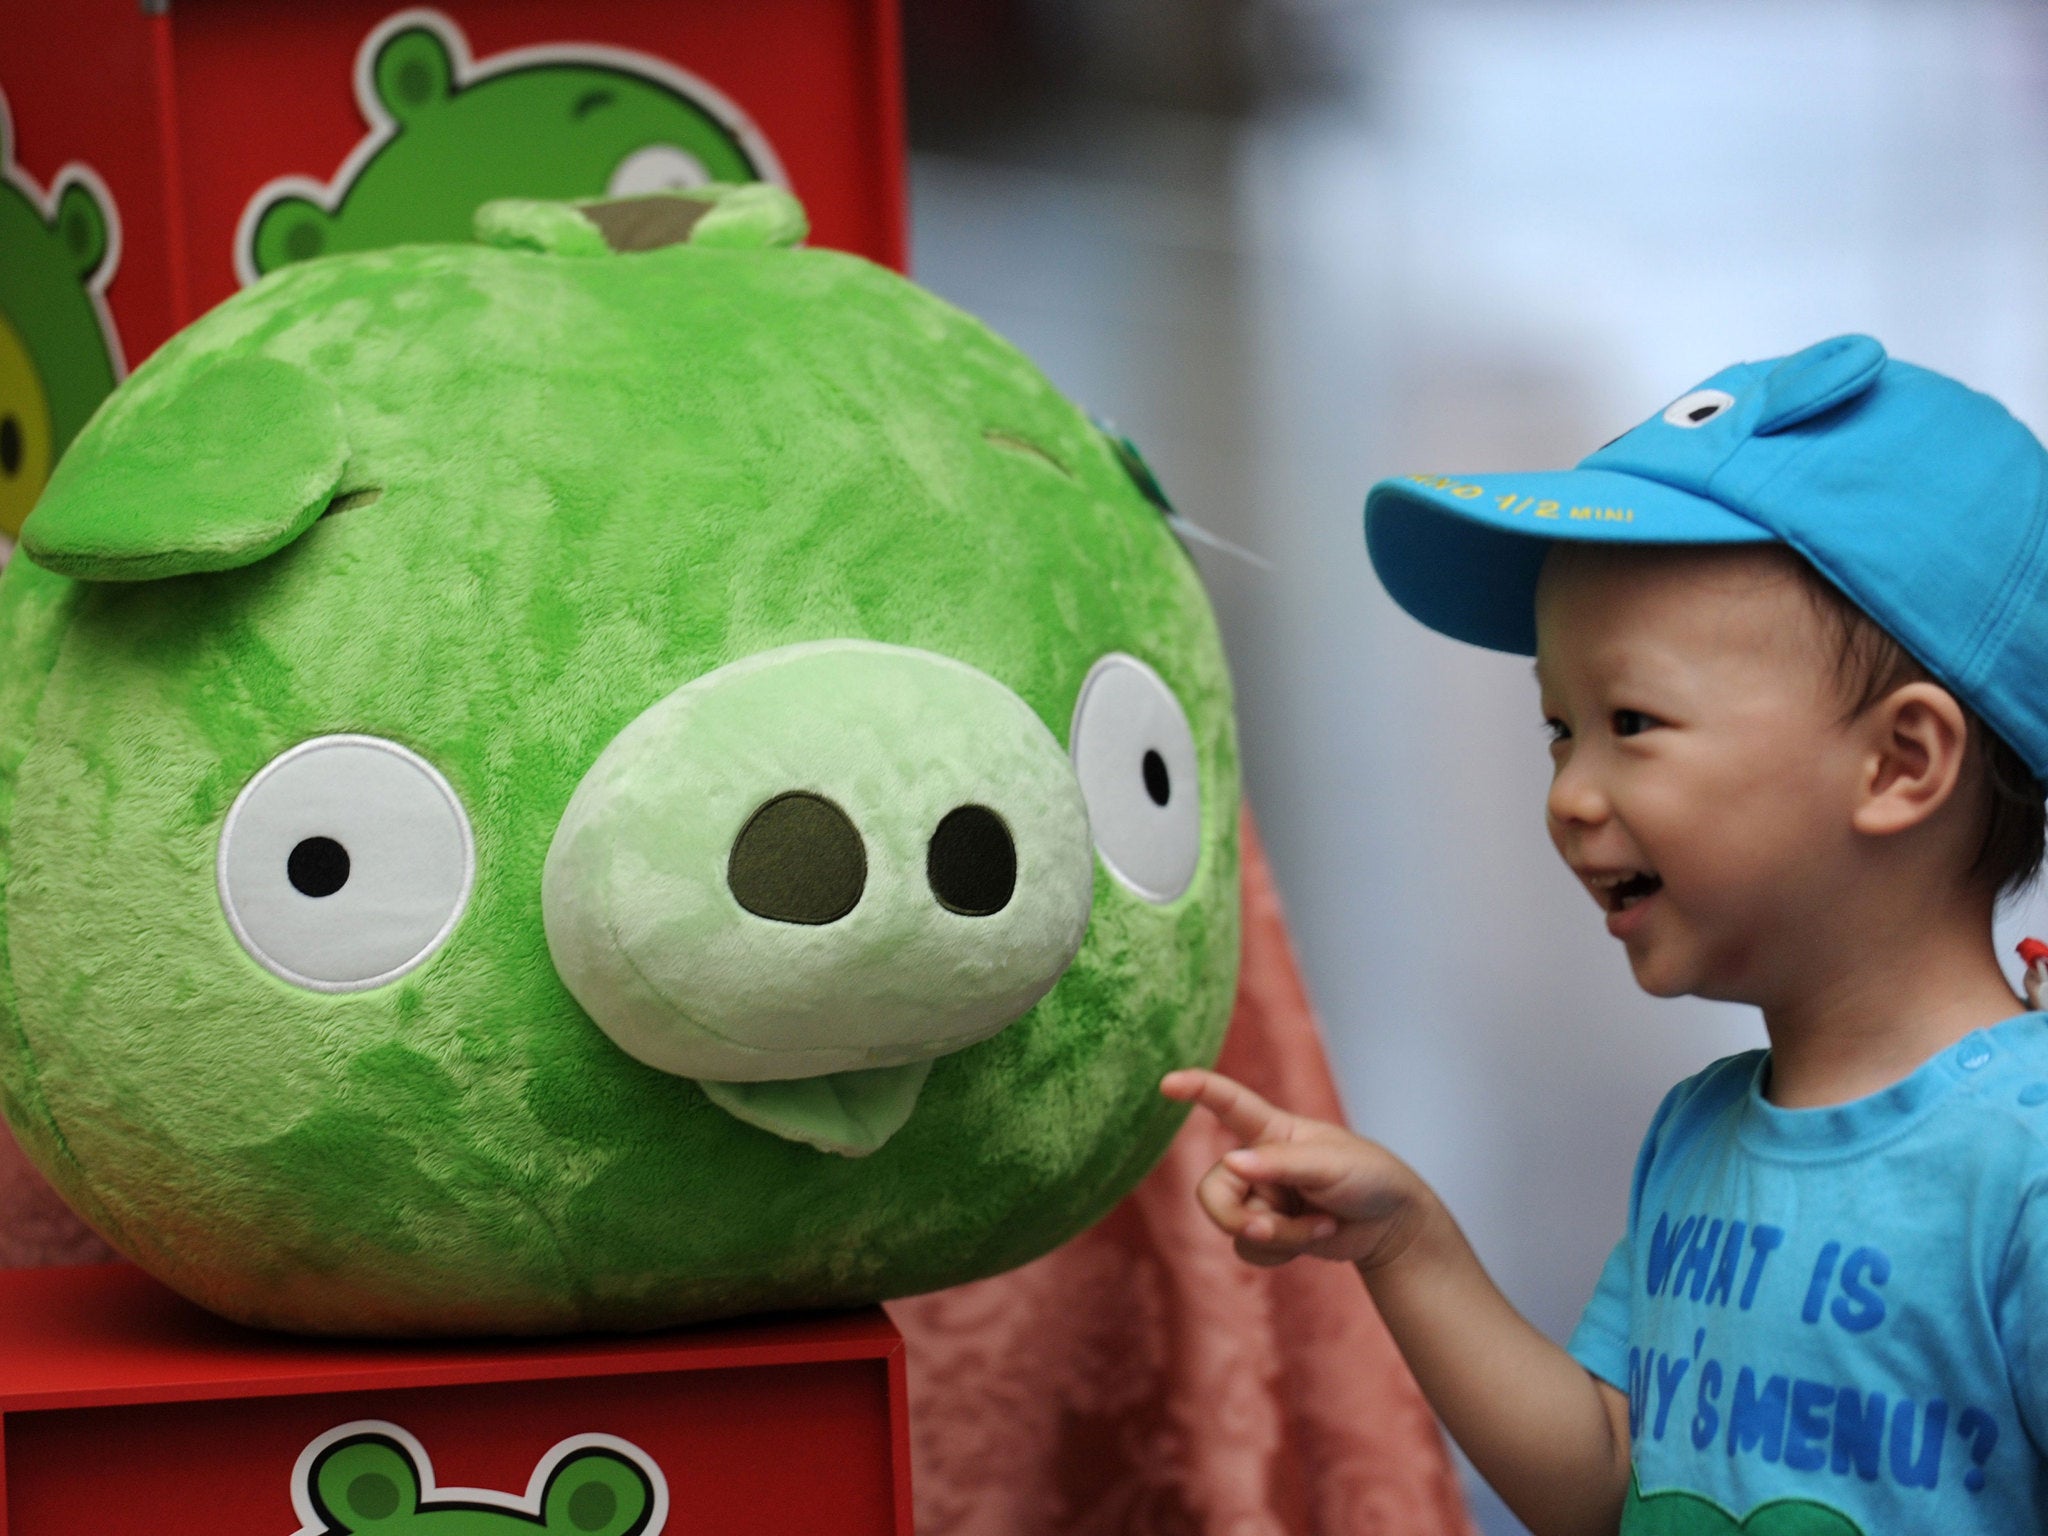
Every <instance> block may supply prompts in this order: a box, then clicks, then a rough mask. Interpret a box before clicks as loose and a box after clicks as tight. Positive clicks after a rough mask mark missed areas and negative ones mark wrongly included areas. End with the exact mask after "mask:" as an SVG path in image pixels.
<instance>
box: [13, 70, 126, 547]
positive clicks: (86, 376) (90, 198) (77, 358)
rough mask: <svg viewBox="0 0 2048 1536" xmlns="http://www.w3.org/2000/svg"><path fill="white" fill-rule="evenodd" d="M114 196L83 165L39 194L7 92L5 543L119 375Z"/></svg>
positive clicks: (70, 169) (61, 175) (67, 170)
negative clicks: (110, 299)
mask: <svg viewBox="0 0 2048 1536" xmlns="http://www.w3.org/2000/svg"><path fill="white" fill-rule="evenodd" d="M113 208H114V204H113V199H112V198H111V197H109V196H108V195H107V191H106V188H105V187H104V186H103V185H102V184H101V182H100V180H99V178H98V177H97V176H95V175H94V174H93V173H92V172H91V171H90V170H89V169H87V168H86V167H84V166H79V165H71V166H67V167H66V168H65V169H64V170H63V171H62V172H61V173H59V175H58V177H57V180H56V183H55V185H54V187H53V188H52V189H51V192H50V194H49V195H48V196H47V197H46V196H44V195H43V193H42V192H41V190H40V189H38V188H37V186H36V184H35V183H34V182H33V181H31V180H30V179H29V177H28V176H27V175H26V173H24V172H23V171H22V170H21V168H20V167H19V166H17V165H16V164H15V163H14V160H13V137H12V128H11V124H10V120H9V117H8V111H7V101H6V98H5V97H4V96H0V536H4V537H5V540H6V541H8V542H9V543H11V541H12V540H13V538H14V536H15V535H16V534H17V533H19V532H20V531H21V524H22V519H23V518H25V517H27V516H28V513H29V509H30V508H31V507H33V506H34V505H35V504H36V497H37V496H39V495H40V494H42V489H43V485H44V483H45V482H46V481H47V480H48V479H49V478H50V470H51V468H52V467H53V466H54V465H55V464H56V462H57V459H58V456H59V455H60V454H62V453H63V452H64V449H65V447H66V446H67V445H68V444H69V443H70V441H71V439H72V438H73V437H74V436H76V435H77V433H78V429H79V428H80V427H82V426H84V425H85V421H86V418H87V417H88V416H90V415H91V414H92V412H93V408H94V407H95V406H97V405H98V404H99V403H100V401H101V400H103V399H105V398H106V395H107V392H108V391H109V390H111V389H112V388H113V387H114V381H115V379H116V378H117V377H119V375H120V364H119V355H120V354H119V349H118V347H117V346H116V345H115V342H114V330H113V323H112V321H111V320H110V319H109V317H108V315H107V312H106V306H105V301H104V297H103V296H104V294H105V291H106V285H107V283H108V282H109V281H110V280H111V278H112V277H113V272H114V264H115V260H116V257H117V254H118V248H119V238H118V233H117V226H116V224H115V222H114V212H113ZM0 547H4V546H0Z"/></svg>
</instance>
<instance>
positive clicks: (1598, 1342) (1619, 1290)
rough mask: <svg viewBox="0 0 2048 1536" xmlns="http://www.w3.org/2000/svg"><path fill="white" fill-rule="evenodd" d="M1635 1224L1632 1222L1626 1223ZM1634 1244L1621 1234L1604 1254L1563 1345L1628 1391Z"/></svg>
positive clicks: (1606, 1378) (1603, 1376) (1574, 1357)
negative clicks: (1604, 1260) (1590, 1292)
mask: <svg viewBox="0 0 2048 1536" xmlns="http://www.w3.org/2000/svg"><path fill="white" fill-rule="evenodd" d="M1629 1225H1630V1226H1631V1227H1633V1226H1634V1225H1635V1223H1634V1222H1633V1221H1631V1222H1630V1223H1629ZM1634 1247H1635V1245H1634V1244H1633V1243H1632V1242H1631V1241H1630V1239H1629V1237H1628V1236H1627V1235H1626V1234H1624V1235H1623V1237H1622V1239H1621V1241H1620V1242H1618V1243H1616V1244H1615V1245H1614V1251H1613V1252H1612V1253H1610V1254H1608V1255H1607V1264H1606V1267H1605V1268H1603V1269H1602V1270H1601V1271H1600V1283H1599V1284H1598V1285H1596V1286H1595V1287H1594V1288H1593V1299H1592V1300H1591V1301H1589V1302H1587V1303H1586V1310H1585V1311H1584V1312H1583V1313H1582V1314H1581V1315H1580V1317H1579V1326H1578V1327H1577V1328H1575V1329H1573V1330H1572V1339H1571V1343H1569V1344H1568V1345H1566V1346H1565V1347H1566V1348H1567V1349H1569V1350H1570V1351H1571V1355H1572V1358H1573V1359H1574V1360H1576V1361H1578V1362H1579V1364H1581V1365H1583V1366H1584V1367H1585V1368H1586V1369H1587V1370H1589V1371H1591V1372H1592V1373H1593V1374H1594V1375H1595V1376H1598V1377H1599V1378H1600V1379H1601V1380H1602V1381H1604V1382H1606V1383H1607V1384H1608V1385H1610V1386H1613V1387H1618V1388H1620V1389H1621V1390H1622V1391H1623V1392H1626V1391H1627V1390H1628V1282H1629V1275H1630V1273H1631V1272H1632V1270H1633V1262H1632V1261H1633V1258H1634Z"/></svg>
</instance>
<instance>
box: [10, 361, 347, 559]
mask: <svg viewBox="0 0 2048 1536" xmlns="http://www.w3.org/2000/svg"><path fill="white" fill-rule="evenodd" d="M348 457H349V444H348V433H347V429H346V424H345V423H344V421H343V418H342V412H341V405H340V402H339V401H337V400H336V399H335V397H334V393H333V391H332V390H330V389H329V388H328V387H327V385H326V384H325V383H323V382H322V381H321V380H319V379H317V378H315V377H314V376H313V375H312V374H310V373H307V372H306V371H305V370H304V369H302V368H298V367H295V366H294V365H293V364H291V363H287V362H282V361H280V360H278V359H276V358H270V357H241V358H218V359H209V360H207V361H205V362H203V363H200V364H199V365H198V366H197V367H196V368H195V369H191V370H187V369H183V368H172V369H166V370H160V371H154V372H152V371H150V370H145V371H144V374H143V375H142V376H139V377H137V378H136V379H134V380H132V381H130V383H129V384H128V385H127V386H125V387H124V388H122V389H121V390H118V391H117V392H116V393H115V394H114V395H113V396H112V397H111V398H110V399H109V400H108V401H107V403H106V405H105V406H104V407H103V408H102V409H101V410H100V412H99V413H98V414H97V415H96V416H94V418H93V419H92V420H91V421H90V422H89V423H87V425H86V428H85V430H84V431H83V432H81V433H79V435H78V438H77V440H76V441H75V442H73V443H72V445H71V448H70V451H69V452H67V453H66V454H65V455H64V458H63V461H62V462H61V463H59V464H58V466H57V471H56V473H55V474H53V475H52V476H51V477H50V483H49V485H48V487H47V488H46V489H45V490H44V491H43V496H42V500H41V501H39V502H38V503H37V504H36V509H35V511H33V512H31V513H30V514H29V517H28V521H27V522H26V523H24V524H23V525H22V530H21V548H22V552H23V553H24V554H26V555H27V556H28V557H29V559H31V560H33V561H34V562H35V563H36V564H37V565H40V566H43V567H44V568H46V569H48V570H52V571H56V572H58V573H59V574H61V575H65V576H74V577H77V578H78V579H80V580H82V581H154V580H156V579H157V578H159V577H164V576H185V575H190V574H191V573H193V572H195V571H226V570H232V569H234V568H235V567H236V566H239V565H248V564H250V563H251V562H252V561H256V560H261V559H262V558H263V557H264V556H265V555H268V554H272V553H274V552H276V551H277V550H280V549H282V548H283V547H284V546H285V545H287V544H289V543H290V542H291V541H292V540H293V539H295V538H297V537H298V536H299V535H300V534H301V533H304V532H305V531H306V529H307V528H309V527H311V526H312V524H313V521H314V519H316V518H318V517H319V516H320V514H321V513H322V512H323V511H325V510H326V508H327V504H328V502H329V501H330V500H332V499H333V497H334V494H335V492H336V490H337V488H338V487H339V486H340V484H341V477H342V471H343V470H344V469H345V468H346V466H347V464H348Z"/></svg>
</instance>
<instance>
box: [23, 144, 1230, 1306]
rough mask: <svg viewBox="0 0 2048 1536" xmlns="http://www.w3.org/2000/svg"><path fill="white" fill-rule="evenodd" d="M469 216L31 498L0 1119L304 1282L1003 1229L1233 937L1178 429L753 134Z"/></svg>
mask: <svg viewBox="0 0 2048 1536" xmlns="http://www.w3.org/2000/svg"><path fill="white" fill-rule="evenodd" d="M478 222H479V232H480V234H481V235H482V237H483V238H482V240H481V241H480V243H475V244H468V245H462V246H407V247H399V248H395V249H391V250H386V251H377V252H366V253H358V254H352V255H347V256H340V257H329V258H324V259H321V260H317V261H309V262H305V263H298V264H294V265H292V266H290V267H288V268H286V269H285V270H284V271H282V272H280V273H278V274H276V275H275V276H273V277H271V278H268V279H266V280H264V281H263V282H262V283H260V284H258V285H257V286H256V287H254V288H252V289H249V290H247V291H245V292H244V293H242V294H240V295H239V296H237V297H236V298H234V299H231V300H230V301H228V302H227V303H226V304H224V305H223V306H222V307H221V308H220V309H218V310H216V311H215V312H214V313H213V314H211V315H209V316H207V317H206V318H204V319H202V320H201V321H199V322H198V323H197V324H195V325H194V326H192V327H191V328H190V329H188V330H187V331H186V332H184V333H183V334H181V335H180V336H178V337H176V338H174V339H173V340H172V341H171V342H170V343H169V344H167V345H166V346H165V347H164V348H163V349H162V350H161V351H160V352H159V353H158V354H157V355H156V356H155V357H154V358H152V359H151V361H150V362H149V363H148V364H147V365H146V366H145V367H143V368H142V369H140V370H139V371H138V372H137V373H136V375H135V377H134V378H133V379H131V380H130V381H129V382H128V384H126V385H125V386H124V387H123V388H122V389H121V390H120V391H119V392H118V393H117V394H116V396H115V397H114V398H113V399H112V400H111V401H109V403H108V405H107V407H106V409H105V410H104V411H102V413H101V414H100V416H99V417H98V418H96V419H95V421H94V422H93V424H92V426H91V427H89V428H88V429H87V431H86V432H85V433H84V434H82V435H81V437H80V438H79V440H78V442H77V444H76V445H75V446H74V448H73V450H72V452H71V454H70V455H69V456H68V457H67V458H66V460H65V462H64V464H63V465H62V467H61V468H60V469H59V471H58V473H57V475H56V477H55V478H54V479H53V480H52V482H51V485H50V488H49V491H48V492H47V493H46V495H45V497H44V500H43V502H42V504H41V506H39V507H38V509H37V510H36V512H35V514H34V516H33V517H32V518H31V519H30V521H29V523H28V525H27V527H26V528H25V529H24V531H23V542H22V546H21V547H22V550H23V552H24V557H23V558H18V559H17V560H16V561H15V564H14V567H13V568H11V569H10V570H9V571H8V573H7V575H6V578H5V581H4V584H0V647H4V651H5V656H6V665H5V666H4V667H0V855H4V857H0V876H4V884H0V893H4V900H5V908H4V919H5V936H6V943H5V946H4V947H0V1089H4V1100H0V1102H4V1106H5V1109H6V1112H7V1115H8V1118H9V1120H10V1121H11V1122H12V1123H13V1124H14V1126H15V1128H16V1131H17V1133H18V1135H19V1137H20V1139H21V1140H22V1142H23V1143H24V1145H25V1146H26V1147H27V1148H28V1149H29V1151H30V1155H31V1156H32V1157H34V1158H35V1159H36V1161H37V1162H38V1164H39V1165H40V1166H42V1167H43V1169H44V1170H45V1171H46V1173H48V1175H49V1176H50V1177H51V1178H52V1179H53V1180H54V1181H55V1182H56V1183H57V1184H58V1186H59V1187H60V1188H61V1189H62V1190H63V1191H64V1192H65V1193H66V1194H67V1195H68V1196H69V1197H70V1198H71V1199H72V1201H73V1202H74V1204H76V1205H77V1206H78V1207H79V1208H80V1209H81V1210H82V1211H83V1212H84V1213H85V1214H86V1215H87V1216H88V1217H89V1219H91V1220H92V1221H93V1222H94V1224H95V1225H96V1226H98V1227H99V1229H100V1230H101V1231H102V1232H104V1233H105V1234H106V1235H107V1236H108V1238H109V1239H110V1240H111V1241H113V1242H114V1243H115V1244H116V1245H117V1246H119V1247H121V1248H122V1249H123V1250H124V1251H125V1252H127V1253H129V1254H130V1255H132V1256H133V1257H134V1258H135V1259H136V1260H137V1261H138V1262H140V1263H142V1264H143V1265H145V1266H146V1267H148V1268H149V1269H150V1270H152V1271H153V1272H154V1273H156V1274H157V1275H159V1276H160V1277H162V1278H163V1279H165V1280H166V1281H167V1282H169V1283H170V1284H172V1285H174V1286H176V1287H177V1288H179V1289H181V1290H183V1291H184V1292H185V1293H187V1294H188V1295H190V1296H192V1297H194V1298H195V1299H197V1300H199V1301H200V1302H202V1303H204V1304H206V1305H208V1306H211V1307H213V1308H215V1309H216V1310H219V1311H221V1312H224V1313H227V1314H229V1315H231V1316H234V1317H237V1318H241V1319H245V1320H248V1321H252V1322H256V1323H260V1324H268V1325H274V1326H281V1327H289V1328H297V1329H306V1330H313V1331H330V1332H352V1333H399V1334H404V1333H435V1332H443V1333H446V1332H464V1331H470V1332H478V1331H489V1332H506V1331H562V1330H570V1329H576V1328H585V1327H598V1328H632V1327H654V1326H662V1325H666V1324H669V1323H675V1322H680V1321H685V1320H688V1319H692V1318H703V1317H711V1316H718V1315H725V1314H732V1313H738V1312H746V1311H755V1310H768V1309H777V1308H792V1307H821V1306H840V1305H850V1304H855V1303H861V1302H866V1301H870V1300H877V1299H882V1298H886V1297H889V1296H895V1295H905V1294H909V1293H912V1292H916V1291H923V1290H929V1289H933V1288H936V1287H940V1286H945V1285H949V1284H954V1283H957V1282H960V1281H965V1280H967V1279H970V1278H974V1277H977V1276H981V1275H986V1274H990V1273H994V1272H996V1271H999V1270H1002V1269H1005V1268H1009V1267H1011V1266H1014V1265H1016V1264H1020V1263H1022V1262H1024V1261H1025V1260H1027V1259H1030V1258H1032V1257H1034V1256H1036V1255H1037V1254H1039V1253H1042V1252H1044V1251H1045V1250H1046V1249H1048V1248H1050V1247H1052V1246H1053V1245H1055V1244H1057V1243H1059V1242H1061V1241H1063V1240H1065V1239H1066V1238H1067V1237H1069V1236H1071V1235H1072V1234H1073V1233H1075V1232H1077V1231H1079V1230H1080V1229H1081V1228H1082V1227H1084V1226H1086V1225H1087V1224H1088V1223H1090V1222H1092V1221H1094V1220H1095V1219H1096V1218H1098V1217H1099V1216H1101V1215H1102V1214H1103V1213H1104V1212H1106V1211H1107V1210H1108V1208H1109V1207H1110V1206H1111V1204H1113V1203H1114V1202H1115V1201H1116V1200H1117V1199H1118V1198H1120V1197H1121V1196H1122V1195H1123V1193H1124V1192H1125V1191H1127V1190H1128V1189H1129V1188H1130V1186H1131V1185H1132V1184H1133V1183H1135V1182H1136V1180H1137V1179H1138V1178H1139V1177H1140V1176H1141V1175H1142V1174H1143V1173H1144V1172H1145V1170H1146V1169H1147V1168H1148V1167H1150V1165H1151V1164H1152V1162H1153V1161H1154V1160H1155V1159H1156V1158H1157V1156H1158V1154H1159V1153H1160V1152H1161V1151H1162V1150H1163V1148H1164V1146H1165V1144H1166V1142H1167V1140H1168V1138H1169V1137H1170V1136H1171V1135H1172V1133H1173V1131H1174V1129H1175V1127H1176V1126H1177V1124H1178V1123H1179V1117H1180V1111H1179V1110H1177V1109H1176V1108H1175V1107H1174V1106H1172V1105H1169V1104H1168V1103H1166V1101H1164V1100H1163V1099H1161V1098H1160V1096H1159V1094H1158V1093H1157V1091H1156V1087H1155V1085H1156V1084H1157V1082H1158V1080H1159V1077H1160V1075H1161V1074H1162V1073H1163V1072H1166V1071H1168V1070H1170V1069H1172V1068H1174V1067H1179V1066H1186V1065H1191V1064H1198V1063H1205V1062H1208V1061H1210V1060H1213V1059H1214V1055H1215V1052H1216V1050H1217V1047H1218V1045H1219V1043H1220V1041H1221V1037H1222V1033H1223V1029H1224V1026H1225V1024H1226V1022H1227V1020H1228V1017H1229V1013H1230V1007H1231V1002H1232V998H1233V994H1234V989H1235V976H1236V963H1237V935H1238V914H1237V866H1236V857H1237V855H1236V815H1237V804H1238V787H1237V760H1236V750H1235V744H1234V734H1233V725H1232V715H1231V702H1230V688H1229V680H1228V676H1227V673H1226V671H1225V667H1224V662H1223V657H1222V653H1221V650H1220V647H1219V644H1218V639H1217V634H1216V629H1215V624H1214V621H1213V618H1212V616H1211V613H1210V610H1209V607H1208V604H1207V601H1206V599H1205V597H1204V594H1203V591H1202V588H1201V584H1200V581H1199V579H1198V577H1197V574H1196V572H1195V569H1194V566H1193V564H1192V562H1191V561H1190V560H1189V559H1188V557H1187V555H1186V552H1185V551H1184V550H1183V549H1182V548H1181V547H1180V546H1179V544H1178V543H1177V542H1176V540H1175V537H1174V535H1173V533H1172V531H1171V529H1170V527H1169V524H1168V520H1167V518H1166V517H1165V516H1163V515H1162V509H1161V507H1160V506H1159V505H1158V504H1157V498H1158V497H1159V494H1160V493H1159V492H1158V489H1157V485H1156V482H1154V481H1153V480H1152V478H1151V476H1150V474H1149V472H1148V471H1145V470H1144V468H1143V465H1142V463H1141V461H1139V460H1137V459H1136V458H1135V456H1134V455H1133V454H1132V453H1130V452H1129V451H1128V449H1127V447H1126V446H1125V445H1122V444H1119V443H1117V442H1113V441H1112V440H1110V439H1109V438H1107V437H1105V436H1104V434H1103V433H1102V432H1101V431H1100V430H1099V429H1097V428H1096V427H1095V426H1094V425H1093V424H1092V423H1091V422H1090V420H1089V419H1088V417H1087V416H1086V415H1085V414H1084V413H1083V412H1082V411H1080V410H1079V409H1078V408H1076V407H1075V406H1074V405H1073V404H1071V403H1070V402H1068V401H1067V400H1066V399H1064V398H1063V397H1062V396H1061V395H1060V394H1059V393H1058V392H1057V391H1056V390H1054V389H1053V387H1052V386H1051V385H1050V384H1049V383H1048V382H1047V381H1046V380H1045V378H1044V377H1043V375H1041V374H1040V373H1039V372H1038V371H1037V370H1036V369H1035V368H1033V367H1032V366H1031V365H1030V364H1029V363H1028V362H1027V361H1026V360H1025V359H1024V358H1023V357H1022V356H1020V355H1019V354H1018V353H1017V352H1016V351H1015V350H1014V349H1012V348H1011V347H1009V346H1008V345H1006V344H1005V343H1003V342H1002V341H1000V340H999V339H998V338H997V337H995V336H994V335H993V334H991V333H990V332H989V331H987V330H986V329H985V328H984V327H982V326H981V325H979V324H978V323H977V322H975V321H973V320H972V319H970V318H969V317H967V316H966V315H963V314H961V313H959V312H958V311H957V310H954V309H952V308H950V307H948V306H947V305H945V304H943V303H940V302H939V301H938V300H936V299H934V298H933V297H932V296H931V295H929V294H927V293H925V292H923V291H922V290H920V289H918V288H916V287H915V286H913V285H911V284H910V283H908V282H905V281H904V280H903V279H901V278H900V277H897V276H896V275H894V274H893V273H890V272H888V271H886V270H884V269H882V268H879V267H876V266H873V265H871V264H869V263H867V262H864V261H861V260H859V259H857V258H854V257H850V256H846V255H843V254H839V253H835V252H829V251H821V250H808V249H799V248H794V247H793V242H794V241H795V240H796V239H797V238H798V237H799V236H800V234H801V232H802V228H803V219H802V212H801V210H800V209H799V208H798V207H797V206H796V204H795V203H794V202H793V201H792V200H791V199H790V197H789V196H788V194H787V193H785V192H783V191H781V190H780V189H779V188H775V187H772V186H769V185H765V184H761V183H753V184H748V185H744V186H736V187H728V186H715V187H707V188H702V189H698V190H697V191H695V192H691V193H685V194H655V195H650V196H646V197H637V198H628V199H620V200H610V201H603V202H596V203H590V204H579V205H569V204H560V203H539V202H512V203H494V204H491V205H488V206H487V207H486V208H485V209H484V210H482V212H481V214H480V215H479V221H478Z"/></svg>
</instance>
